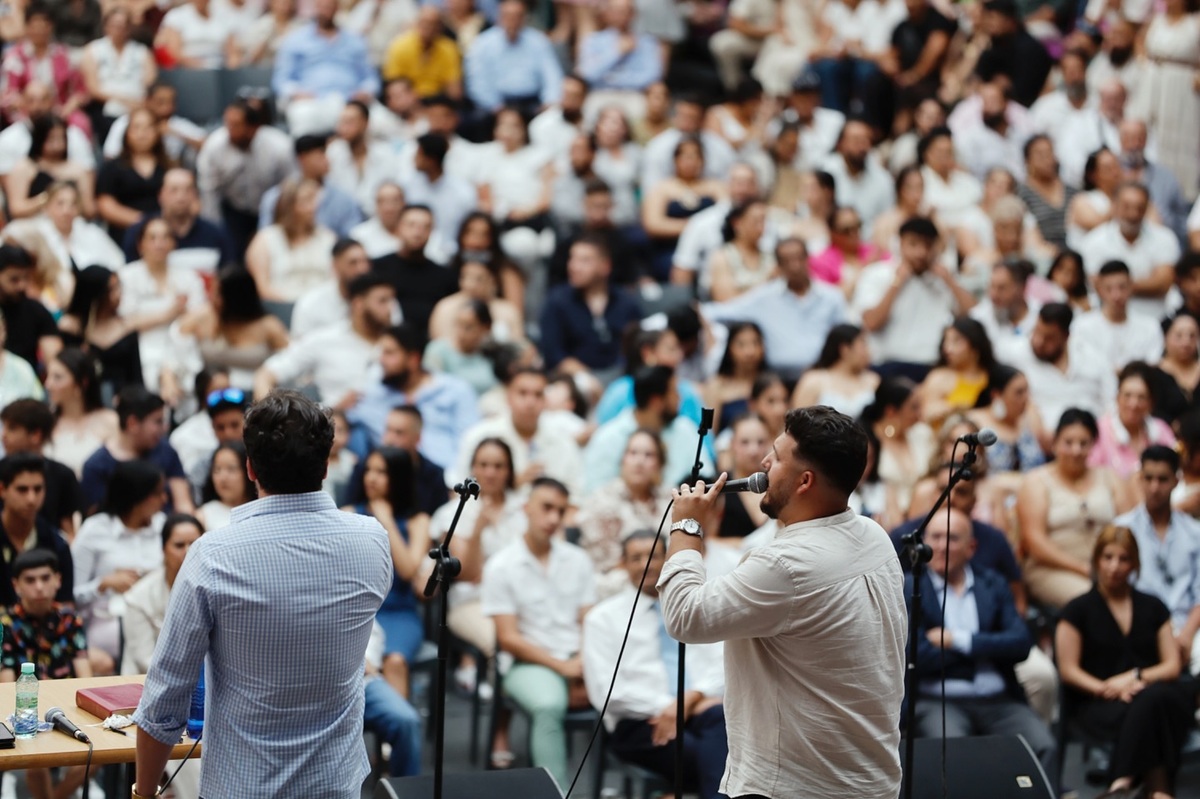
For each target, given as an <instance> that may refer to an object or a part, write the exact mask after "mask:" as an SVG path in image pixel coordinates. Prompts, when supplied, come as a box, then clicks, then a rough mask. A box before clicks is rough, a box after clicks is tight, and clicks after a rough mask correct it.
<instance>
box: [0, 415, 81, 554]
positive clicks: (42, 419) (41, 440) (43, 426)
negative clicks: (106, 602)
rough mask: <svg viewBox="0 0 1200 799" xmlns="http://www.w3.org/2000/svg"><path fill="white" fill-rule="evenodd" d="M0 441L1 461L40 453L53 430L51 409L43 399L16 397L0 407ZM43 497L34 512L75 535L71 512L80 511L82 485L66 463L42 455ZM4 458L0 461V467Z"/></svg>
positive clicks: (73, 513) (73, 518) (65, 531)
mask: <svg viewBox="0 0 1200 799" xmlns="http://www.w3.org/2000/svg"><path fill="white" fill-rule="evenodd" d="M0 424H3V430H2V431H0V442H3V444H4V453H5V461H6V460H8V459H9V458H11V457H13V456H15V455H40V454H41V452H42V447H43V446H44V445H45V444H46V442H48V441H49V440H50V435H51V433H53V432H54V413H53V412H52V411H51V410H50V407H49V406H48V405H46V403H44V402H39V401H38V400H35V399H20V400H16V401H14V402H10V403H9V404H8V405H7V406H5V408H4V410H2V411H0ZM45 463H46V466H45V475H46V498H45V501H44V502H43V503H42V508H41V510H40V511H39V513H38V515H39V516H40V517H41V518H42V519H43V520H45V521H46V522H47V523H48V524H50V525H51V526H53V527H57V528H58V529H60V530H62V531H63V533H64V534H66V535H69V536H74V535H75V514H76V513H77V512H78V513H82V512H83V511H84V509H85V508H84V503H83V489H81V488H80V486H79V480H78V479H77V478H76V477H75V472H74V471H72V470H71V467H69V466H67V465H66V464H63V463H59V462H58V461H55V460H50V459H49V458H46V459H45ZM3 464H4V461H0V468H3Z"/></svg>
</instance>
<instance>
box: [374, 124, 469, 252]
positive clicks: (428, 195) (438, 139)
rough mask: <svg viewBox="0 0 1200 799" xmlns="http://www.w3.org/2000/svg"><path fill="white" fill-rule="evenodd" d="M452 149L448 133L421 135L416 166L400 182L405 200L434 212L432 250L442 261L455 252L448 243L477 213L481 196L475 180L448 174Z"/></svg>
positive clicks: (418, 141)
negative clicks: (447, 159) (449, 156)
mask: <svg viewBox="0 0 1200 799" xmlns="http://www.w3.org/2000/svg"><path fill="white" fill-rule="evenodd" d="M449 151H450V142H449V140H448V139H447V138H446V137H445V136H442V135H440V134H436V133H426V134H424V135H422V136H420V137H418V138H417V150H416V153H414V155H413V169H412V170H411V171H410V172H408V173H407V174H406V175H404V176H403V177H402V180H401V183H400V188H401V189H402V190H403V192H404V199H405V202H407V203H408V204H409V205H425V206H428V207H429V208H430V209H432V211H433V224H434V228H433V236H432V241H433V242H435V244H434V245H433V246H431V247H430V248H429V250H430V255H431V256H433V257H434V260H436V261H438V262H439V263H442V262H444V261H445V260H446V258H447V257H448V256H449V255H451V254H453V250H452V249H451V248H449V247H447V246H446V245H447V244H448V243H449V242H452V241H454V240H455V237H456V236H457V235H458V233H459V231H460V230H461V229H462V226H463V223H464V222H465V221H466V220H467V218H468V217H470V215H471V214H472V213H473V212H475V210H476V207H477V206H478V205H479V198H480V189H477V188H476V183H475V182H473V180H468V179H467V178H465V177H461V176H459V175H449V174H446V169H445V167H446V155H447V153H449ZM476 177H477V176H476ZM393 249H395V248H393ZM447 250H450V251H449V252H447Z"/></svg>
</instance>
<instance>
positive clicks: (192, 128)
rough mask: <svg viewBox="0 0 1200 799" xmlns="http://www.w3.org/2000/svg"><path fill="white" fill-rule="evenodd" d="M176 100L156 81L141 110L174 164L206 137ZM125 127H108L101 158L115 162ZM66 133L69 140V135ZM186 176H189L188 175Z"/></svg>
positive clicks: (119, 121)
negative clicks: (159, 133) (152, 122)
mask: <svg viewBox="0 0 1200 799" xmlns="http://www.w3.org/2000/svg"><path fill="white" fill-rule="evenodd" d="M289 1H290V0H289ZM178 99H179V98H178V92H177V90H176V89H175V87H174V86H171V85H169V84H167V83H163V82H161V81H160V82H156V83H154V84H153V85H152V86H151V87H150V88H149V90H148V94H147V96H146V101H145V107H146V108H148V109H150V111H151V112H153V113H154V120H155V123H156V124H157V125H158V126H159V128H160V129H161V130H162V140H163V147H165V148H166V151H167V156H168V157H169V158H170V159H171V160H172V161H175V162H177V163H178V162H184V161H190V160H192V159H194V158H195V157H196V153H197V152H198V151H199V150H200V147H201V146H202V145H203V144H204V139H205V137H206V136H207V135H208V131H206V130H205V129H204V128H203V127H201V126H200V125H197V124H196V123H195V122H193V121H191V120H190V119H188V118H187V117H182V116H179V115H177V114H176V113H175V111H176V101H177V100H178ZM128 127H129V115H128V114H124V115H122V116H119V117H117V118H116V119H114V120H113V123H112V127H110V128H109V129H108V135H107V136H105V138H104V149H103V151H102V155H103V156H104V157H105V158H116V157H117V156H119V155H120V154H121V146H122V144H123V143H124V141H125V130H126V128H128ZM67 133H68V136H69V135H70V131H68V132H67ZM188 174H191V172H190V171H188Z"/></svg>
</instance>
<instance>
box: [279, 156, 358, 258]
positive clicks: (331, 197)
mask: <svg viewBox="0 0 1200 799" xmlns="http://www.w3.org/2000/svg"><path fill="white" fill-rule="evenodd" d="M328 141H329V140H328V139H327V138H326V137H325V136H314V135H312V134H307V135H304V136H300V137H299V138H297V139H296V144H295V150H296V163H297V165H298V166H299V167H300V176H301V177H303V178H305V179H307V180H315V181H316V182H317V183H320V184H321V201H320V203H319V204H318V205H317V224H318V225H324V226H325V227H327V228H329V229H330V230H332V231H333V232H334V233H336V234H337V235H338V236H339V237H345V236H349V235H350V229H351V228H353V227H354V226H355V225H357V224H358V223H359V222H361V221H363V213H362V209H361V208H359V207H358V201H357V200H355V199H354V197H352V196H351V195H349V194H347V193H346V192H344V191H342V190H341V189H339V188H338V187H337V186H333V185H330V183H329V181H327V180H325V178H326V177H327V176H328V175H329V157H328V156H327V155H326V154H325V146H326V144H328ZM281 191H282V185H280V186H274V187H272V188H270V189H267V193H266V194H264V195H263V198H262V202H261V203H260V204H259V206H258V227H259V229H262V228H265V227H267V226H268V225H272V224H274V223H275V206H276V205H278V204H279V194H280V192H281Z"/></svg>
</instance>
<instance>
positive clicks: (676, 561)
mask: <svg viewBox="0 0 1200 799" xmlns="http://www.w3.org/2000/svg"><path fill="white" fill-rule="evenodd" d="M703 570H704V557H703V556H702V555H701V554H700V553H699V552H697V551H696V550H694V549H681V550H679V551H678V552H676V553H675V554H673V555H671V557H670V558H668V559H667V562H666V564H665V565H664V566H663V570H662V574H661V575H659V578H658V586H657V587H658V589H659V590H660V591H661V590H662V588H663V586H664V585H666V584H667V583H668V582H669V581H670V580H671V578H672V577H674V576H675V575H676V574H677V573H679V572H681V571H690V572H697V571H703Z"/></svg>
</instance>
